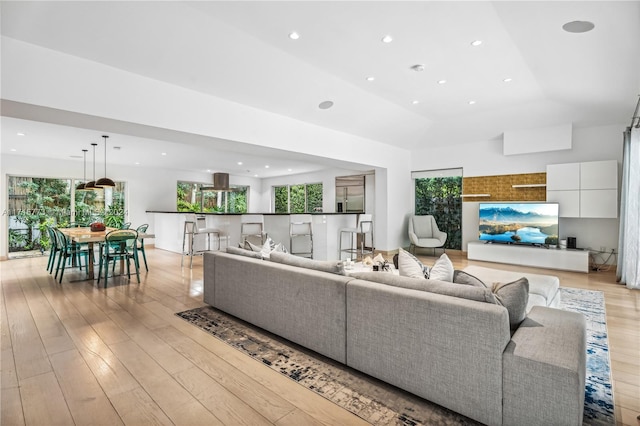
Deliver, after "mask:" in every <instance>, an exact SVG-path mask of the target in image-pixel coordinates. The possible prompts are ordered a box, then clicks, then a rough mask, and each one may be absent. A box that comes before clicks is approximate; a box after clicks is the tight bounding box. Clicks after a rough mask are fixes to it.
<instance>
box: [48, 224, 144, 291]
mask: <svg viewBox="0 0 640 426" xmlns="http://www.w3.org/2000/svg"><path fill="white" fill-rule="evenodd" d="M58 229H59V230H60V232H62V233H63V234H64V235H66V236H67V237H68V238H69V239H70V240H71V241H73V242H74V243H77V244H84V243H86V244H87V248H88V249H89V253H90V254H91V259H89V261H88V262H87V263H88V265H87V276H88V279H95V272H94V267H93V265H94V263H95V258H94V254H93V245H94V243H98V244H101V243H104V238H105V236H106V235H107V234H108V233H109V232H111V231H117V230H118V228H105V230H104V231H92V230H91V228H90V227H78V228H58ZM144 238H155V234H146V233H139V234H138V239H139V240H142V239H144ZM121 267H122V266H121Z"/></svg>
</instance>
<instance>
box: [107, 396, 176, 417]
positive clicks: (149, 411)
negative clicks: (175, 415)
mask: <svg viewBox="0 0 640 426" xmlns="http://www.w3.org/2000/svg"><path fill="white" fill-rule="evenodd" d="M110 399H111V402H112V403H113V406H114V407H115V409H116V410H117V411H118V414H119V415H120V418H121V419H122V422H123V423H124V424H126V425H132V426H133V425H147V426H156V425H163V426H169V425H173V422H172V421H171V420H170V419H169V417H167V415H166V414H165V413H164V412H163V411H162V409H161V408H160V407H159V406H158V404H156V402H155V401H154V400H153V399H152V398H151V397H150V396H149V394H148V393H147V392H145V390H144V389H142V388H135V389H132V390H130V391H127V392H122V393H119V394H117V395H114V396H112V397H111V398H110Z"/></svg>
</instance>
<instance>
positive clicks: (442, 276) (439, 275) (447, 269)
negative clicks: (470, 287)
mask: <svg viewBox="0 0 640 426" xmlns="http://www.w3.org/2000/svg"><path fill="white" fill-rule="evenodd" d="M429 278H430V279H432V280H440V281H448V282H453V263H451V260H450V259H449V256H447V255H446V254H445V253H443V254H442V256H440V258H439V259H438V260H436V263H435V264H434V265H433V267H432V268H431V270H430V271H429Z"/></svg>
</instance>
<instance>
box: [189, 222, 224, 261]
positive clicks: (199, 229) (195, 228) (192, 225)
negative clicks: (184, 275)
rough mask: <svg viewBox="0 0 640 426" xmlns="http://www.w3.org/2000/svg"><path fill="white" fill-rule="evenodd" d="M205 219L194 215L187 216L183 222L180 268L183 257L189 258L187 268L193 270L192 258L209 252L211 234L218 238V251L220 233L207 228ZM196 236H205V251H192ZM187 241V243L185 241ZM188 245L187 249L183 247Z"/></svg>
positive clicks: (214, 229)
mask: <svg viewBox="0 0 640 426" xmlns="http://www.w3.org/2000/svg"><path fill="white" fill-rule="evenodd" d="M206 226H207V219H206V218H205V217H204V216H198V217H196V215H195V214H187V215H186V220H185V222H184V233H183V234H182V259H181V260H180V266H182V265H183V264H184V256H189V257H190V262H189V268H193V256H194V255H201V254H203V253H204V252H205V251H209V250H211V234H215V235H216V237H217V238H218V250H220V235H221V234H222V232H221V231H220V230H219V229H216V228H207V227H206ZM198 235H206V236H207V245H206V248H205V249H201V250H196V249H194V242H195V239H196V237H197V236H198ZM187 239H188V241H187ZM187 243H188V245H189V246H188V249H187V250H185V246H186V245H187Z"/></svg>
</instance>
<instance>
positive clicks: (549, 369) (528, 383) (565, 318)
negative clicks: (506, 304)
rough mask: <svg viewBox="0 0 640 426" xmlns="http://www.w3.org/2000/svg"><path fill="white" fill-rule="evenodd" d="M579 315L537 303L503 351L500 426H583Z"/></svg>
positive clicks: (583, 351)
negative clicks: (523, 425) (551, 425)
mask: <svg viewBox="0 0 640 426" xmlns="http://www.w3.org/2000/svg"><path fill="white" fill-rule="evenodd" d="M586 342H587V338H586V321H585V318H584V316H583V315H582V314H579V313H575V312H567V311H562V310H559V309H553V308H546V307H542V306H535V307H534V308H533V309H532V310H531V312H530V313H529V315H528V316H527V318H525V320H524V321H523V322H522V323H521V324H520V327H519V328H518V329H517V330H516V332H515V333H514V334H513V336H512V338H511V341H510V342H509V344H508V345H507V348H506V349H505V351H504V355H503V357H504V358H503V368H504V372H503V411H502V412H503V416H504V417H503V424H504V425H521V424H526V425H550V424H553V425H581V424H582V415H583V410H584V394H585V374H586V346H587V343H586Z"/></svg>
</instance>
